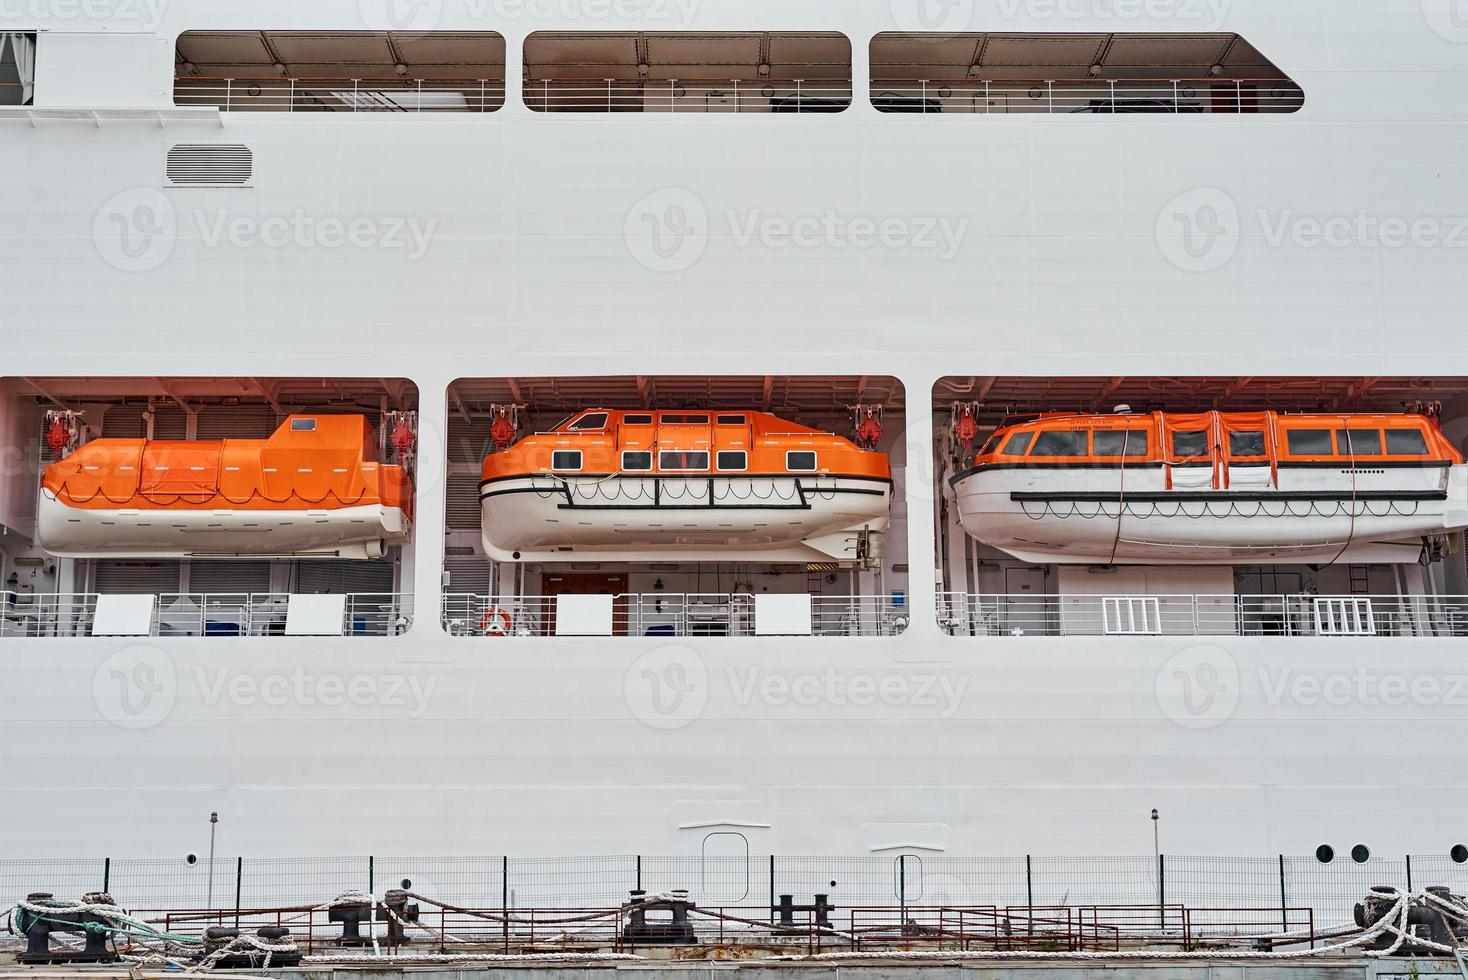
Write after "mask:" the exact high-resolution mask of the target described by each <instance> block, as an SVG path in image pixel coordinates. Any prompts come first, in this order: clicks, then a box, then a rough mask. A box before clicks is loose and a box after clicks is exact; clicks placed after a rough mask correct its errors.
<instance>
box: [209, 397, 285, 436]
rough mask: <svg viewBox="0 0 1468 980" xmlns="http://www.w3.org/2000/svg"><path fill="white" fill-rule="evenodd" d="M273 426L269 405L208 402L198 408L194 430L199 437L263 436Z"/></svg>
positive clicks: (274, 422) (272, 430)
mask: <svg viewBox="0 0 1468 980" xmlns="http://www.w3.org/2000/svg"><path fill="white" fill-rule="evenodd" d="M275 426H276V421H275V409H273V408H271V407H270V406H269V405H211V406H209V407H208V408H204V409H201V410H200V411H199V421H198V422H197V423H196V425H195V429H194V431H195V432H196V433H197V434H198V437H199V438H200V439H264V438H266V437H267V436H269V435H270V434H271V433H272V432H274V431H275Z"/></svg>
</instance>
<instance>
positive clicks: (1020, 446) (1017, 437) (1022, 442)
mask: <svg viewBox="0 0 1468 980" xmlns="http://www.w3.org/2000/svg"><path fill="white" fill-rule="evenodd" d="M1034 438H1035V434H1034V433H1033V432H1016V433H1015V434H1014V435H1012V436H1010V437H1009V441H1008V442H1006V443H1005V444H1004V455H1006V456H1023V455H1024V454H1025V450H1026V449H1029V448H1030V441H1031V440H1033V439H1034Z"/></svg>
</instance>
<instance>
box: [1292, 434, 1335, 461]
mask: <svg viewBox="0 0 1468 980" xmlns="http://www.w3.org/2000/svg"><path fill="white" fill-rule="evenodd" d="M1285 439H1286V441H1287V442H1288V443H1289V447H1290V455H1291V456H1333V455H1335V447H1334V446H1333V445H1332V443H1331V440H1330V430H1329V429H1291V430H1289V432H1287V433H1286V434H1285Z"/></svg>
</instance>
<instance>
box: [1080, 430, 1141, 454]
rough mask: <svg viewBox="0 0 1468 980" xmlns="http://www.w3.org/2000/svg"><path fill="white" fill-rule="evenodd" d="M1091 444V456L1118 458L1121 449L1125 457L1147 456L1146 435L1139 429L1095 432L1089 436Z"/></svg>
mask: <svg viewBox="0 0 1468 980" xmlns="http://www.w3.org/2000/svg"><path fill="white" fill-rule="evenodd" d="M1091 444H1092V449H1091V454H1092V455H1093V456H1120V455H1122V449H1123V447H1125V450H1126V453H1125V454H1126V455H1127V456H1145V455H1147V433H1146V432H1145V431H1143V430H1140V429H1138V430H1131V429H1123V430H1120V431H1110V432H1096V433H1093V434H1092V435H1091Z"/></svg>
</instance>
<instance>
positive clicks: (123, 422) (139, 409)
mask: <svg viewBox="0 0 1468 980" xmlns="http://www.w3.org/2000/svg"><path fill="white" fill-rule="evenodd" d="M143 410H144V406H142V405H114V406H112V407H111V408H109V409H107V414H105V415H103V416H102V438H104V439H141V438H143V437H144V436H145V435H147V434H148V424H147V423H146V422H144V421H143Z"/></svg>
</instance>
